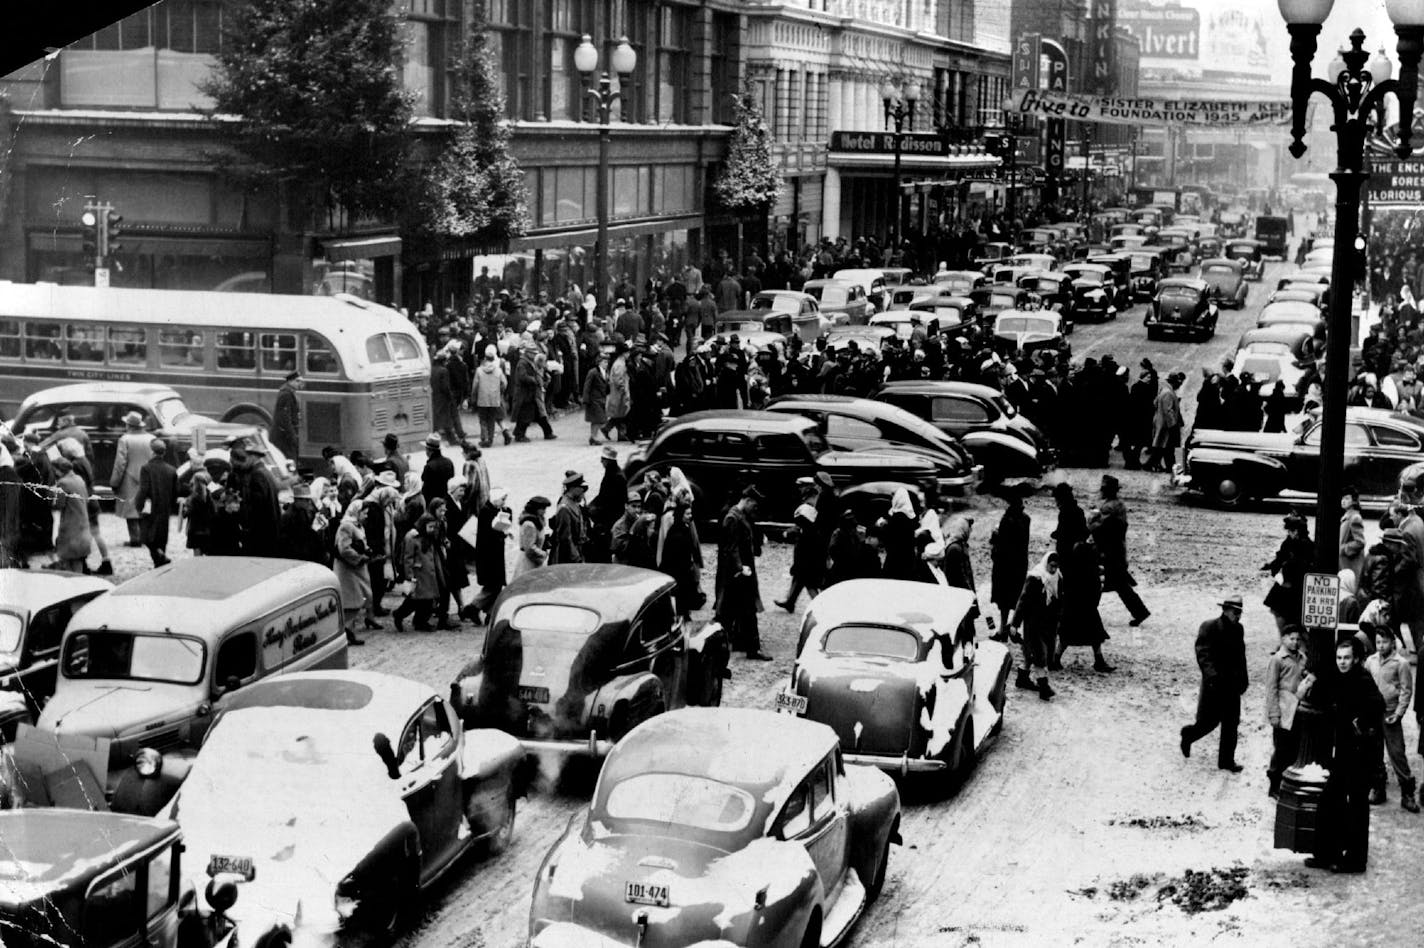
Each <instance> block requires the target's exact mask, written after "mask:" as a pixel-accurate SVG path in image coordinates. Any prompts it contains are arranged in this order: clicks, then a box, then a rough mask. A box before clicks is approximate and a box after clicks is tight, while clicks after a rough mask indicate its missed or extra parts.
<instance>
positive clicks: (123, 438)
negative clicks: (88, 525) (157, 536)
mask: <svg viewBox="0 0 1424 948" xmlns="http://www.w3.org/2000/svg"><path fill="white" fill-rule="evenodd" d="M124 427H125V428H126V429H127V430H126V431H125V432H124V433H123V434H122V435H120V436H119V444H118V447H117V449H116V453H115V454H114V470H113V474H111V475H110V477H109V486H110V487H112V488H113V489H114V513H116V514H118V515H119V516H120V517H123V518H124V525H125V526H127V527H128V530H129V539H128V542H127V543H125V544H124V546H143V535H142V531H141V527H142V519H141V518H140V517H139V512H138V507H137V506H136V505H135V504H134V496H135V495H137V494H138V486H139V484H138V478H139V472H140V471H142V470H143V466H144V465H145V464H147V463H148V461H149V458H151V457H153V436H152V435H150V434H149V433H148V432H147V431H145V430H144V427H143V416H142V415H140V414H139V413H138V412H136V411H131V412H129V413H128V414H127V415H125V416H124Z"/></svg>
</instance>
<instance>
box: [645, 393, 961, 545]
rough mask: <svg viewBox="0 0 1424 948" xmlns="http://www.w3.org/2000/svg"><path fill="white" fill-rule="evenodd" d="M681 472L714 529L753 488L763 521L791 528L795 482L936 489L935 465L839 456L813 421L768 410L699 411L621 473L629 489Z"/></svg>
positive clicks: (899, 456) (874, 455)
mask: <svg viewBox="0 0 1424 948" xmlns="http://www.w3.org/2000/svg"><path fill="white" fill-rule="evenodd" d="M675 467H676V468H680V469H681V470H682V473H683V474H684V475H685V476H686V477H687V480H688V481H689V482H690V483H691V485H692V492H693V496H694V504H693V510H694V514H695V516H696V517H697V519H698V520H699V521H701V522H713V521H716V520H717V519H718V518H720V517H721V514H722V512H723V511H724V510H726V509H727V507H728V506H730V505H731V504H733V503H735V502H736V500H737V498H738V497H739V496H740V495H741V492H742V490H743V489H744V488H746V487H749V486H755V487H756V488H757V489H758V490H760V491H761V493H762V496H763V497H764V498H765V499H764V500H763V502H762V504H761V509H760V511H759V514H758V519H759V520H760V521H762V522H764V523H774V524H789V523H791V519H792V518H791V515H792V512H793V511H795V509H796V507H797V505H799V504H800V502H801V498H800V492H799V491H798V490H797V488H796V479H797V478H798V477H814V476H815V475H817V474H819V473H822V472H824V473H826V474H828V475H829V476H830V478H831V480H832V482H833V483H834V484H835V486H836V488H837V490H842V491H843V490H844V489H845V488H848V487H853V486H855V485H858V484H862V483H865V482H868V481H892V482H894V481H898V482H901V483H904V484H912V485H916V486H919V487H922V488H924V489H926V490H930V491H932V490H934V489H935V477H936V470H935V465H934V464H933V463H931V462H930V461H928V460H926V459H924V458H919V457H913V456H910V455H907V454H904V453H896V452H893V451H835V450H833V449H832V448H831V445H830V444H829V442H827V440H826V436H825V434H824V433H822V431H821V429H820V427H819V426H818V425H817V424H816V422H815V421H813V420H811V419H810V418H805V417H800V416H792V415H787V414H786V413H784V412H770V411H730V410H728V411H699V412H693V413H691V414H687V415H682V416H680V417H678V418H677V419H676V420H675V421H672V422H669V423H668V424H667V425H665V426H663V428H662V430H661V431H659V432H658V433H657V435H655V436H654V438H653V440H652V441H651V442H649V444H648V446H647V448H646V449H642V450H638V449H635V450H634V451H633V454H632V455H631V456H630V457H629V458H628V462H627V465H626V466H625V467H624V471H623V472H624V474H625V475H626V476H627V478H628V481H629V483H632V482H633V481H635V480H637V479H638V478H641V477H642V476H643V474H644V472H646V471H648V470H656V471H658V472H659V473H661V474H662V475H664V476H667V473H668V472H669V471H670V470H671V469H672V468H675Z"/></svg>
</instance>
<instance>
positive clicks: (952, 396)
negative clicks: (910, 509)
mask: <svg viewBox="0 0 1424 948" xmlns="http://www.w3.org/2000/svg"><path fill="white" fill-rule="evenodd" d="M872 397H874V398H876V399H878V400H880V401H884V402H889V403H890V404H891V405H895V406H897V407H899V408H903V409H905V410H906V411H908V412H909V413H910V414H912V415H915V416H917V417H919V418H923V419H924V420H926V421H928V422H929V423H930V424H932V425H934V426H935V427H936V428H938V429H939V430H941V431H943V432H945V433H946V434H950V435H953V436H954V437H955V438H957V439H958V440H959V442H960V443H961V444H963V445H964V447H966V448H967V449H968V450H969V453H970V454H971V455H973V456H974V463H976V464H979V465H981V466H982V467H983V468H984V471H983V479H984V481H985V482H987V483H999V482H1001V481H1004V480H1006V479H1009V478H1035V477H1040V476H1042V475H1043V474H1044V473H1046V472H1047V471H1048V470H1050V469H1051V468H1052V467H1053V466H1054V464H1055V463H1056V460H1057V456H1056V455H1055V453H1054V451H1053V447H1052V445H1050V444H1049V442H1048V438H1047V437H1045V436H1044V434H1043V432H1042V431H1040V430H1039V428H1038V426H1037V425H1035V424H1034V423H1033V422H1031V421H1029V420H1028V419H1027V418H1025V417H1023V415H1021V414H1019V412H1018V410H1017V409H1016V408H1014V406H1013V405H1011V404H1010V403H1009V400H1008V399H1007V398H1005V397H1004V394H1003V393H1002V392H1000V391H999V390H997V389H993V388H990V387H989V386H987V385H976V384H974V383H971V382H947V381H936V380H929V379H912V380H905V381H898V382H886V383H884V384H882V385H881V386H880V387H879V388H878V389H876V391H875V393H874V395H873V396H872Z"/></svg>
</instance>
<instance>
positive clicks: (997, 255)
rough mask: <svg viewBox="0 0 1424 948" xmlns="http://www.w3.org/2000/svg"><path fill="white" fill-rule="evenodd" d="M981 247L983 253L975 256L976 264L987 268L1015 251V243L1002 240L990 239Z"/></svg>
mask: <svg viewBox="0 0 1424 948" xmlns="http://www.w3.org/2000/svg"><path fill="white" fill-rule="evenodd" d="M980 249H981V253H980V254H979V256H977V257H975V258H974V265H975V266H976V267H979V268H981V269H987V268H988V267H989V266H990V265H991V264H995V263H998V262H999V261H1000V260H1003V259H1004V258H1005V257H1010V256H1012V255H1013V253H1014V245H1013V244H1009V243H1005V242H1003V241H1002V240H993V241H990V242H988V243H986V244H985V245H984V246H983V247H982V248H980Z"/></svg>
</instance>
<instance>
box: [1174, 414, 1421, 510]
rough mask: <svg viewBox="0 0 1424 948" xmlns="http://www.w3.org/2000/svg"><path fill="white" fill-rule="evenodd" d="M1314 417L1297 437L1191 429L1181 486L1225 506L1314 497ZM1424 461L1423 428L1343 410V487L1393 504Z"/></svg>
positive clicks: (1400, 417)
mask: <svg viewBox="0 0 1424 948" xmlns="http://www.w3.org/2000/svg"><path fill="white" fill-rule="evenodd" d="M1321 428H1322V424H1321V422H1320V420H1319V419H1318V418H1308V419H1307V420H1306V422H1305V424H1304V426H1303V428H1302V430H1301V431H1300V432H1299V433H1293V432H1285V433H1281V434H1267V433H1262V432H1255V431H1250V432H1244V431H1213V430H1194V431H1192V433H1191V436H1190V437H1189V438H1188V439H1187V444H1186V460H1187V463H1186V472H1185V475H1184V481H1185V483H1186V486H1188V487H1189V488H1191V489H1192V490H1194V491H1199V492H1201V493H1202V494H1204V495H1205V496H1206V497H1207V498H1208V499H1209V500H1211V501H1212V502H1214V503H1216V504H1220V505H1222V506H1234V505H1236V504H1240V503H1242V502H1245V501H1249V500H1253V499H1258V498H1263V497H1275V496H1277V495H1278V494H1281V493H1283V492H1285V491H1290V492H1292V495H1293V496H1294V495H1296V494H1299V495H1305V496H1310V497H1313V496H1314V494H1315V491H1316V489H1317V487H1318V486H1319V482H1320V435H1321ZM1420 460H1424V422H1421V421H1420V419H1418V418H1416V417H1414V416H1413V415H1407V414H1401V413H1396V412H1391V411H1387V410H1383V409H1378V408H1355V407H1351V408H1347V409H1346V410H1345V467H1344V470H1343V474H1342V477H1343V478H1344V483H1347V484H1353V485H1355V487H1356V488H1358V489H1359V491H1360V493H1361V495H1363V496H1365V497H1368V498H1372V499H1385V498H1393V496H1394V494H1395V491H1396V489H1397V487H1398V484H1399V475H1400V473H1401V472H1402V471H1403V470H1404V469H1405V468H1406V467H1408V466H1409V465H1411V464H1414V463H1416V462H1418V461H1420Z"/></svg>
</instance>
